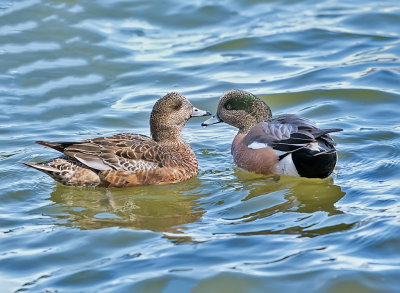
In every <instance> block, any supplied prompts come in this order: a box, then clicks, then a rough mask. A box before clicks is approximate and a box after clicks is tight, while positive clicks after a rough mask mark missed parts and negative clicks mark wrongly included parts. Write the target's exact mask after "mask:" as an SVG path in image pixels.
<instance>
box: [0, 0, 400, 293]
mask: <svg viewBox="0 0 400 293" xmlns="http://www.w3.org/2000/svg"><path fill="white" fill-rule="evenodd" d="M217 3H218V4H217ZM399 28H400V6H399V4H398V1H390V0H384V1H371V0H367V1H364V2H362V4H361V2H359V1H322V2H321V1H296V0H294V1H289V0H275V1H274V0H270V1H261V0H259V1H256V0H241V1H218V2H215V1H207V0H198V1H191V2H187V1H186V2H184V1H176V0H175V1H174V0H168V1H122V0H121V1H106V0H103V1H89V0H87V1H84V0H81V1H73V0H71V1H56V0H53V1H50V0H26V1H25V0H21V1H1V2H0V68H1V69H0V178H1V185H0V211H1V212H0V232H1V233H0V237H1V241H0V287H1V292H24V291H28V292H164V293H165V292H195V293H199V292H306V291H307V292H398V288H399V285H400V257H399V255H400V236H399V235H400V216H399V215H400V180H399V167H400V161H399V154H400V120H399V118H398V116H399V106H400V104H399V95H400V84H399V77H400V67H399V65H400V64H399V61H400V57H399V56H400V38H399V36H400V30H399ZM232 88H238V89H243V90H247V91H250V92H252V93H254V94H257V95H258V96H260V97H261V98H262V99H263V100H264V101H266V102H267V103H268V104H269V105H270V106H271V108H272V110H273V112H274V113H275V114H282V113H299V114H301V115H304V116H306V117H308V118H311V119H313V120H315V121H318V123H319V125H320V126H322V127H324V126H325V127H341V128H343V129H344V131H343V132H341V133H335V134H334V138H335V140H336V141H337V143H338V151H339V162H338V165H337V169H336V170H335V172H334V175H333V176H332V178H330V179H328V180H309V179H302V178H290V177H282V178H280V179H278V178H275V177H266V176H259V175H254V174H249V173H246V172H244V171H241V170H239V169H238V168H236V167H235V166H234V164H233V163H232V158H231V156H230V144H231V141H232V139H233V137H234V135H235V130H234V129H233V128H232V127H230V126H228V125H223V124H219V125H215V126H210V127H208V128H201V127H200V123H201V122H202V121H203V120H204V119H203V118H198V119H192V120H191V121H189V123H188V124H187V125H186V127H185V129H184V137H185V139H186V140H187V141H188V142H190V144H191V145H192V147H193V149H194V151H195V153H196V155H197V157H198V160H199V165H200V171H199V176H198V177H197V178H194V179H192V180H189V181H187V182H183V183H180V184H175V185H170V186H147V187H137V188H123V189H112V190H111V191H110V192H109V193H107V192H106V191H105V190H104V189H84V188H71V187H65V186H61V185H59V184H57V183H55V182H54V181H53V180H52V179H51V178H49V177H47V176H46V175H44V174H42V173H40V172H37V171H35V170H33V169H29V168H27V167H25V166H23V165H22V164H21V163H20V162H21V161H27V160H28V161H30V160H33V161H43V160H46V159H50V158H52V157H54V156H56V155H57V154H56V152H54V151H52V150H49V149H46V148H43V147H41V146H39V145H35V144H34V141H35V140H50V141H52V140H53V141H57V140H67V141H68V140H81V139H85V138H89V137H96V136H104V135H111V134H116V133H119V132H126V131H130V132H131V131H134V132H137V133H142V134H149V128H148V119H149V113H150V111H151V108H152V105H153V104H154V102H155V101H156V100H157V99H158V98H159V97H161V96H163V95H164V94H166V93H167V92H169V91H178V92H181V93H183V94H184V95H185V96H186V97H188V98H189V99H190V100H191V101H192V102H193V104H195V105H196V106H197V107H199V108H201V109H206V110H209V111H213V112H215V109H216V104H217V100H218V97H219V96H220V95H221V94H222V93H223V92H224V91H226V90H229V89H232Z"/></svg>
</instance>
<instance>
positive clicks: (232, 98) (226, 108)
mask: <svg viewBox="0 0 400 293" xmlns="http://www.w3.org/2000/svg"><path fill="white" fill-rule="evenodd" d="M271 116H272V114H271V109H270V108H269V107H268V105H267V104H266V103H264V102H263V101H262V100H260V99H259V98H257V97H256V96H255V95H253V94H251V93H249V92H245V91H241V90H230V91H227V92H225V93H224V94H223V95H222V97H221V98H220V100H219V102H218V108H217V113H216V114H215V115H214V116H213V117H212V118H210V119H209V120H207V121H205V122H204V123H203V124H202V125H204V126H206V125H210V124H214V123H218V122H225V123H228V124H230V125H232V126H234V127H236V128H239V133H247V132H248V131H249V130H250V129H251V128H252V127H253V126H254V125H256V124H257V123H259V122H262V121H269V120H270V119H271Z"/></svg>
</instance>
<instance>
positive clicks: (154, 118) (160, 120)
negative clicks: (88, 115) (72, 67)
mask: <svg viewBox="0 0 400 293" xmlns="http://www.w3.org/2000/svg"><path fill="white" fill-rule="evenodd" d="M208 115H211V113H210V112H206V111H203V110H199V109H197V108H195V107H193V105H192V104H191V103H190V102H189V101H188V100H187V99H186V98H185V97H184V96H182V95H181V94H179V93H169V94H167V95H165V96H164V97H162V98H161V99H159V100H158V101H157V102H156V103H155V105H154V107H153V110H152V112H151V115H150V131H151V136H152V138H150V137H148V136H145V135H140V134H132V133H122V134H116V135H113V136H110V137H100V138H94V139H87V140H84V141H81V142H47V141H37V143H38V144H41V145H44V146H48V147H51V148H53V149H55V150H57V151H60V152H62V153H63V154H64V156H62V157H59V158H56V159H53V160H50V161H48V162H44V163H32V162H24V164H26V165H28V166H30V167H33V168H35V169H38V170H40V171H42V172H44V173H46V174H47V175H49V176H51V177H52V178H53V179H55V180H56V181H58V182H61V183H63V184H65V185H71V186H105V187H124V186H135V185H148V184H168V183H177V182H181V181H184V180H187V179H189V178H191V177H193V176H195V175H197V173H198V164H197V159H196V156H195V154H194V152H193V150H192V148H191V147H190V145H189V144H188V143H187V142H185V141H184V140H183V138H182V129H183V127H184V125H185V124H186V122H187V121H188V120H189V119H190V118H191V117H195V116H208Z"/></svg>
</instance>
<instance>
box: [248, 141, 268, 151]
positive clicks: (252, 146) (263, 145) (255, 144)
mask: <svg viewBox="0 0 400 293" xmlns="http://www.w3.org/2000/svg"><path fill="white" fill-rule="evenodd" d="M247 147H248V148H249V149H253V150H258V149H265V148H269V147H270V146H269V145H268V144H267V143H262V142H257V141H253V142H252V143H251V144H249V145H248V146H247Z"/></svg>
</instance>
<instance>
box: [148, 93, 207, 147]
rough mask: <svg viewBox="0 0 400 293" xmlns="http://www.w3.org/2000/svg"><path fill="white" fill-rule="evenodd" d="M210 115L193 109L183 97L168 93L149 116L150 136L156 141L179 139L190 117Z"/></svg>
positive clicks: (156, 104) (155, 105)
mask: <svg viewBox="0 0 400 293" xmlns="http://www.w3.org/2000/svg"><path fill="white" fill-rule="evenodd" d="M209 115H211V113H210V112H208V111H203V110H200V109H197V108H196V107H194V106H193V105H192V104H191V103H190V102H189V101H188V100H187V99H186V98H185V97H184V96H183V95H181V94H179V93H175V92H172V93H168V94H166V95H165V96H164V97H162V98H161V99H159V100H158V101H157V102H156V103H155V104H154V106H153V110H152V111H151V115H150V131H151V136H152V137H153V139H154V140H156V141H165V140H176V139H179V138H181V131H182V128H183V127H184V126H185V124H186V122H187V121H188V120H189V119H190V118H191V117H201V116H209Z"/></svg>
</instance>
